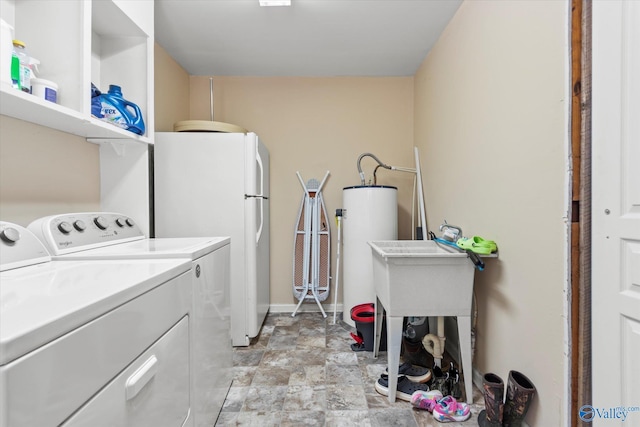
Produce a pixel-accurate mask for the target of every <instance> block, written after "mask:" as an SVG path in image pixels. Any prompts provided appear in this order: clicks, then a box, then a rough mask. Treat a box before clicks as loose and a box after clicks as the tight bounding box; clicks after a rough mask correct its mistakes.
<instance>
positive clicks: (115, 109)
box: [100, 85, 145, 135]
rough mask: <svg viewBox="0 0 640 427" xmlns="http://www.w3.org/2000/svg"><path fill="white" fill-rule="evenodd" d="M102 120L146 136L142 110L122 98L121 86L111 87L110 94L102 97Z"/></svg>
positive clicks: (103, 94)
mask: <svg viewBox="0 0 640 427" xmlns="http://www.w3.org/2000/svg"><path fill="white" fill-rule="evenodd" d="M100 103H101V104H102V110H101V111H100V112H101V114H102V116H103V117H102V120H104V121H106V122H109V123H111V124H113V125H116V126H118V127H120V128H122V129H126V130H128V131H129V132H133V133H135V134H138V135H144V130H145V126H144V119H143V118H142V112H141V111H140V108H139V107H138V106H137V105H136V104H134V103H133V102H130V101H127V100H126V99H124V98H123V97H122V90H121V89H120V86H117V85H109V92H107V93H104V92H103V93H102V94H101V95H100Z"/></svg>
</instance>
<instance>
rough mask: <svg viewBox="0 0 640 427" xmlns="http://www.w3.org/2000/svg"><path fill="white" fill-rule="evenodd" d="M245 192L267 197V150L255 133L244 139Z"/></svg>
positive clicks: (249, 194)
mask: <svg viewBox="0 0 640 427" xmlns="http://www.w3.org/2000/svg"><path fill="white" fill-rule="evenodd" d="M245 162H246V163H245V170H246V174H247V175H246V177H245V194H246V195H248V196H264V197H269V150H267V147H265V146H264V144H262V143H261V142H260V139H259V138H258V136H257V135H256V134H255V133H248V134H247V138H246V139H245Z"/></svg>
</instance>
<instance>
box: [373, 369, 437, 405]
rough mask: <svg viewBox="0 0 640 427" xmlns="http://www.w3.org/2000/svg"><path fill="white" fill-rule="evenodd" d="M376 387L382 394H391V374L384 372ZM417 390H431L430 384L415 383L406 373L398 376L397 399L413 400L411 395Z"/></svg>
mask: <svg viewBox="0 0 640 427" xmlns="http://www.w3.org/2000/svg"><path fill="white" fill-rule="evenodd" d="M375 388H376V391H377V392H378V393H380V394H381V395H383V396H389V376H388V375H387V374H382V375H381V376H380V378H379V379H378V381H376V385H375ZM416 391H429V386H428V385H426V384H420V383H414V382H413V381H411V380H410V379H409V378H407V377H405V376H404V375H401V376H399V377H398V386H397V387H396V399H400V400H404V401H406V402H411V395H413V393H415V392H416Z"/></svg>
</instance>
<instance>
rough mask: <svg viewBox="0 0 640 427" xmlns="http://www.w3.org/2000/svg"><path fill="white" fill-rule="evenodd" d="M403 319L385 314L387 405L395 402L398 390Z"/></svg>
mask: <svg viewBox="0 0 640 427" xmlns="http://www.w3.org/2000/svg"><path fill="white" fill-rule="evenodd" d="M403 320H404V317H402V316H401V317H396V316H394V317H391V316H389V315H388V314H387V359H388V365H387V370H388V371H389V403H393V402H395V401H396V389H397V388H398V367H399V366H400V347H401V345H402V323H403Z"/></svg>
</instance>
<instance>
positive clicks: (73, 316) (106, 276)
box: [0, 222, 191, 427]
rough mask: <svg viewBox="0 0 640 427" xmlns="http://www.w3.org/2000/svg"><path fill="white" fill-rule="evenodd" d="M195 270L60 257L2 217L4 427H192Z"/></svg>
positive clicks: (183, 263) (0, 421)
mask: <svg viewBox="0 0 640 427" xmlns="http://www.w3.org/2000/svg"><path fill="white" fill-rule="evenodd" d="M189 268H190V263H189V262H188V261H187V260H184V259H156V260H90V261H56V260H52V258H51V256H50V255H49V253H48V251H47V250H46V248H45V247H44V246H43V245H42V243H41V242H40V241H39V240H38V239H37V238H36V236H35V235H33V234H32V233H31V232H29V231H28V230H27V229H26V228H24V227H21V226H19V225H17V224H12V223H8V222H0V282H1V286H0V390H1V392H0V414H1V416H0V427H9V426H11V427H21V426H42V427H47V426H60V425H63V426H80V425H85V426H86V425H91V426H107V425H109V426H114V425H136V426H149V427H151V426H158V425H168V426H174V427H180V426H184V425H191V424H190V422H191V417H190V395H189V380H190V373H189V311H190V308H191V282H190V280H189V276H188V272H189Z"/></svg>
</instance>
